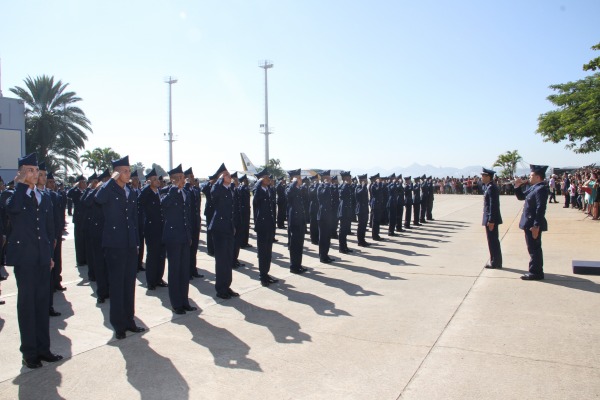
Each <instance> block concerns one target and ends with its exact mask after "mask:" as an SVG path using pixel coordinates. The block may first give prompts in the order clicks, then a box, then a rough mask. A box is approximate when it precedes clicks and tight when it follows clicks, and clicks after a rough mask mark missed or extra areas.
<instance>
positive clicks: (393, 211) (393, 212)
mask: <svg viewBox="0 0 600 400" xmlns="http://www.w3.org/2000/svg"><path fill="white" fill-rule="evenodd" d="M387 211H388V219H389V221H390V225H389V227H388V234H390V235H391V234H393V233H394V230H395V229H396V222H397V220H398V216H397V214H398V207H397V206H396V205H395V204H393V205H390V206H389V207H388V209H387Z"/></svg>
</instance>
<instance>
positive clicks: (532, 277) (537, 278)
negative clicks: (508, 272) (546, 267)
mask: <svg viewBox="0 0 600 400" xmlns="http://www.w3.org/2000/svg"><path fill="white" fill-rule="evenodd" d="M521 279H523V280H524V281H541V280H543V279H544V275H538V274H525V275H522V276H521Z"/></svg>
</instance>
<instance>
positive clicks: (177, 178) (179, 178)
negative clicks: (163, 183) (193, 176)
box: [170, 173, 185, 189]
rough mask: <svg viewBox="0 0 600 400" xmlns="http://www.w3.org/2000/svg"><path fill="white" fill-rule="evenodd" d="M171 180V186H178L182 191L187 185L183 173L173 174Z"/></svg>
mask: <svg viewBox="0 0 600 400" xmlns="http://www.w3.org/2000/svg"><path fill="white" fill-rule="evenodd" d="M170 178H171V184H173V185H174V186H177V187H178V188H179V189H181V188H182V187H183V186H184V185H185V176H183V174H181V173H179V174H173V175H171V176H170Z"/></svg>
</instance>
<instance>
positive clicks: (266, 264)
mask: <svg viewBox="0 0 600 400" xmlns="http://www.w3.org/2000/svg"><path fill="white" fill-rule="evenodd" d="M256 245H257V247H258V249H257V251H258V254H257V257H258V271H259V273H260V277H261V278H264V277H266V276H267V275H268V274H269V271H270V270H271V256H272V253H273V229H267V230H265V231H261V232H256Z"/></svg>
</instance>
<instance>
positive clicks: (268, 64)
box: [258, 60, 273, 167]
mask: <svg viewBox="0 0 600 400" xmlns="http://www.w3.org/2000/svg"><path fill="white" fill-rule="evenodd" d="M258 66H259V67H260V68H262V69H264V70H265V126H264V128H265V131H264V132H263V133H264V135H265V167H266V166H267V165H269V135H270V134H271V132H270V131H269V95H268V91H267V70H268V69H269V68H273V63H272V62H271V61H269V60H264V61H261V63H260V64H258Z"/></svg>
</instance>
